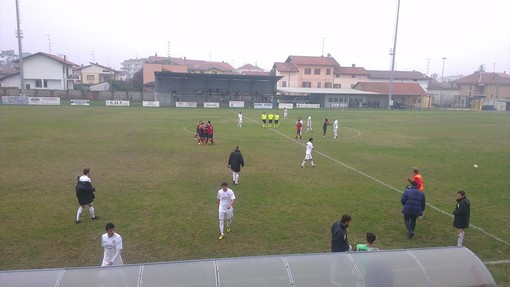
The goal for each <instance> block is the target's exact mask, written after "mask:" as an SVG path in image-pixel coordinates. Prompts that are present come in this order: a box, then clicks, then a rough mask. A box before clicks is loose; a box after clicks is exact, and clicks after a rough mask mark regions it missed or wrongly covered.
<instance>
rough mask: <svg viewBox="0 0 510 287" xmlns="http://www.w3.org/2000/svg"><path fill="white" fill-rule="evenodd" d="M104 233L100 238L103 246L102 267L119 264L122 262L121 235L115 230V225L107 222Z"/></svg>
mask: <svg viewBox="0 0 510 287" xmlns="http://www.w3.org/2000/svg"><path fill="white" fill-rule="evenodd" d="M105 230H106V233H105V234H103V236H102V238H101V242H102V246H103V248H104V255H103V263H102V264H101V266H102V267H110V266H121V265H123V264H124V263H123V262H122V256H121V254H120V253H121V251H122V236H120V234H118V233H116V232H115V225H113V223H107V224H106V226H105Z"/></svg>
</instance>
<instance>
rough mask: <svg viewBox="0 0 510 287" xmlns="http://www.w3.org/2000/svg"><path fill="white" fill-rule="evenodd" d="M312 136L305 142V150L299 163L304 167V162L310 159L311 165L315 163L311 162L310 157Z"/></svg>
mask: <svg viewBox="0 0 510 287" xmlns="http://www.w3.org/2000/svg"><path fill="white" fill-rule="evenodd" d="M313 149H314V148H313V138H309V139H308V142H307V143H306V152H305V159H304V160H303V162H302V163H301V167H305V162H306V161H310V163H311V164H312V166H313V167H315V164H314V163H313V159H312V150H313Z"/></svg>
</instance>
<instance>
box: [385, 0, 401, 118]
mask: <svg viewBox="0 0 510 287" xmlns="http://www.w3.org/2000/svg"><path fill="white" fill-rule="evenodd" d="M399 14H400V0H398V1H397V20H396V23H395V37H394V38H393V50H392V51H391V53H390V54H391V72H390V91H389V93H388V109H391V106H392V97H393V74H394V72H395V54H396V53H397V33H398V17H399Z"/></svg>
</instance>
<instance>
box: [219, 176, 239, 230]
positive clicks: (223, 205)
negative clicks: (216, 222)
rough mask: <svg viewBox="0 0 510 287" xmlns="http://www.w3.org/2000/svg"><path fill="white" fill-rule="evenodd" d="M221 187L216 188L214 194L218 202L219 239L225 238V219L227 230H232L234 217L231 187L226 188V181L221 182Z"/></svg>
mask: <svg viewBox="0 0 510 287" xmlns="http://www.w3.org/2000/svg"><path fill="white" fill-rule="evenodd" d="M221 186H222V188H221V189H220V190H218V195H217V196H216V199H217V202H218V215H219V219H220V233H221V234H220V237H218V239H219V240H222V239H223V238H225V233H224V232H223V231H224V226H225V220H226V221H227V232H230V231H232V217H234V207H233V206H232V205H234V202H235V199H236V196H235V194H234V192H233V191H232V189H230V188H228V183H227V182H226V181H225V182H223V183H222V184H221Z"/></svg>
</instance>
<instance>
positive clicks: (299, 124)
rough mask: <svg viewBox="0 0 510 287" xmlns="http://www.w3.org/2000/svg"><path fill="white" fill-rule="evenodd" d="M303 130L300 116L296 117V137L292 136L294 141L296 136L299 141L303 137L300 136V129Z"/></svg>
mask: <svg viewBox="0 0 510 287" xmlns="http://www.w3.org/2000/svg"><path fill="white" fill-rule="evenodd" d="M302 130H303V122H302V121H301V118H298V120H297V122H296V137H295V138H294V141H296V140H297V139H298V138H299V140H300V141H301V140H302V139H303V138H302V137H301V131H302Z"/></svg>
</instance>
